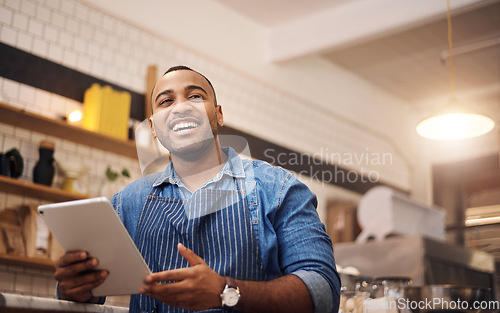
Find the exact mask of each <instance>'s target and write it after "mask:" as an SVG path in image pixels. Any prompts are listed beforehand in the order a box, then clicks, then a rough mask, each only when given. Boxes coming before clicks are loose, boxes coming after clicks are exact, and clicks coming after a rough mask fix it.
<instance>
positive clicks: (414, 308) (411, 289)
mask: <svg viewBox="0 0 500 313" xmlns="http://www.w3.org/2000/svg"><path fill="white" fill-rule="evenodd" d="M403 294H404V296H403V298H404V299H403V300H404V301H405V303H404V305H403V306H404V307H405V308H406V309H409V310H410V311H411V312H413V313H427V312H464V313H479V312H493V311H495V309H494V308H488V307H487V305H489V304H495V303H493V301H491V300H493V295H492V291H491V289H488V288H482V287H474V286H455V285H427V286H420V287H417V286H408V287H405V288H404V290H403ZM398 304H399V305H400V306H401V303H398ZM496 304H497V305H498V302H497V303H496ZM497 309H498V308H497Z"/></svg>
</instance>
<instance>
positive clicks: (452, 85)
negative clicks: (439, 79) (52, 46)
mask: <svg viewBox="0 0 500 313" xmlns="http://www.w3.org/2000/svg"><path fill="white" fill-rule="evenodd" d="M446 4H447V10H446V17H447V20H448V49H449V53H450V57H449V60H450V88H451V96H452V97H453V98H455V67H454V64H453V41H452V38H451V37H452V36H451V33H452V31H451V12H450V11H451V10H450V0H447V1H446Z"/></svg>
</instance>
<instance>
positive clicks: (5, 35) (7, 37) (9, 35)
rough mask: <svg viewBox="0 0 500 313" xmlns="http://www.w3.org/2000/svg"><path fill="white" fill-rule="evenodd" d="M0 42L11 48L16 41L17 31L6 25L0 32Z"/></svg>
mask: <svg viewBox="0 0 500 313" xmlns="http://www.w3.org/2000/svg"><path fill="white" fill-rule="evenodd" d="M0 41H2V42H3V43H6V44H8V45H11V46H15V45H16V41H17V31H15V30H14V29H13V28H11V27H10V26H7V25H3V26H2V32H1V33H0Z"/></svg>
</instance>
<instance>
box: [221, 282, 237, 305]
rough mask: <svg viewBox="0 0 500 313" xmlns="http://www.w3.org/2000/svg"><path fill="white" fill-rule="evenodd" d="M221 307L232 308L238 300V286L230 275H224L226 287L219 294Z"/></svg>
mask: <svg viewBox="0 0 500 313" xmlns="http://www.w3.org/2000/svg"><path fill="white" fill-rule="evenodd" d="M220 297H221V299H222V307H223V308H232V307H234V306H235V305H236V304H238V301H239V300H240V288H238V285H237V284H236V281H235V280H234V279H232V278H231V277H226V287H224V290H223V291H222V293H221V295H220Z"/></svg>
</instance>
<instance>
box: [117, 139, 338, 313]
mask: <svg viewBox="0 0 500 313" xmlns="http://www.w3.org/2000/svg"><path fill="white" fill-rule="evenodd" d="M222 149H223V152H224V153H226V154H227V156H228V161H227V162H226V164H225V165H224V167H223V168H222V170H221V171H220V172H219V173H218V174H217V175H216V176H215V177H214V178H213V179H211V180H210V181H208V182H206V183H205V184H204V185H203V186H202V187H200V189H201V188H207V189H210V188H215V187H214V186H219V187H220V186H221V184H217V183H216V182H221V181H222V184H224V181H223V178H224V177H237V178H243V179H244V181H245V187H246V191H245V195H246V197H247V203H248V204H249V208H248V210H249V212H250V218H251V221H250V223H251V226H252V233H254V234H256V236H255V240H256V241H257V245H258V248H259V258H260V260H259V261H260V263H261V264H262V267H263V269H264V271H265V272H266V276H267V279H269V280H271V279H274V278H278V277H281V276H284V275H288V274H293V275H295V276H297V277H299V278H300V279H301V280H302V281H303V282H304V284H305V285H306V286H307V288H308V290H309V292H310V294H311V297H312V300H313V303H314V306H315V312H318V313H319V312H334V313H336V312H337V311H338V305H339V297H340V279H339V276H338V274H337V271H336V267H335V260H334V257H333V248H332V242H331V239H330V237H329V236H328V234H327V233H326V231H325V227H324V225H323V224H322V223H321V221H320V219H319V216H318V214H317V212H316V205H317V200H316V196H315V195H314V194H313V193H312V192H311V191H310V190H309V188H308V187H307V186H306V185H305V184H303V183H301V182H299V181H298V180H297V179H296V178H295V177H294V176H293V175H292V174H291V173H290V172H289V171H287V170H285V169H283V168H280V167H275V166H272V165H270V164H268V163H266V162H263V161H252V160H245V159H241V158H240V157H239V156H238V155H237V154H236V152H235V151H234V150H233V149H232V148H222ZM162 184H165V185H166V184H171V185H176V186H177V187H178V188H180V189H181V191H182V193H183V194H184V195H185V196H186V197H189V196H190V195H191V192H190V191H189V190H188V189H187V188H186V187H185V186H184V184H183V183H182V181H181V180H180V179H179V177H178V176H177V174H176V173H175V171H174V168H173V166H172V163H170V164H169V165H168V166H167V168H166V170H165V171H164V172H161V173H155V174H151V175H147V176H145V177H142V178H140V179H138V180H136V181H135V182H133V183H131V184H130V185H128V186H127V187H125V188H124V189H122V190H120V191H119V192H117V193H116V194H115V195H114V196H113V198H112V199H111V203H112V204H113V206H114V207H115V209H116V211H117V213H118V215H119V216H120V218H121V220H122V222H123V223H124V225H125V227H126V228H127V230H128V232H129V233H130V236H131V237H132V239H135V233H136V228H137V225H138V222H139V219H140V217H141V212H142V209H143V207H144V204H145V202H146V199H147V197H148V195H149V194H150V192H151V190H152V188H153V187H154V186H155V187H156V186H161V185H162ZM222 186H223V185H222ZM217 188H218V187H217ZM167 190H169V188H163V192H167ZM163 196H165V197H168V194H163ZM284 301H285V300H284Z"/></svg>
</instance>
